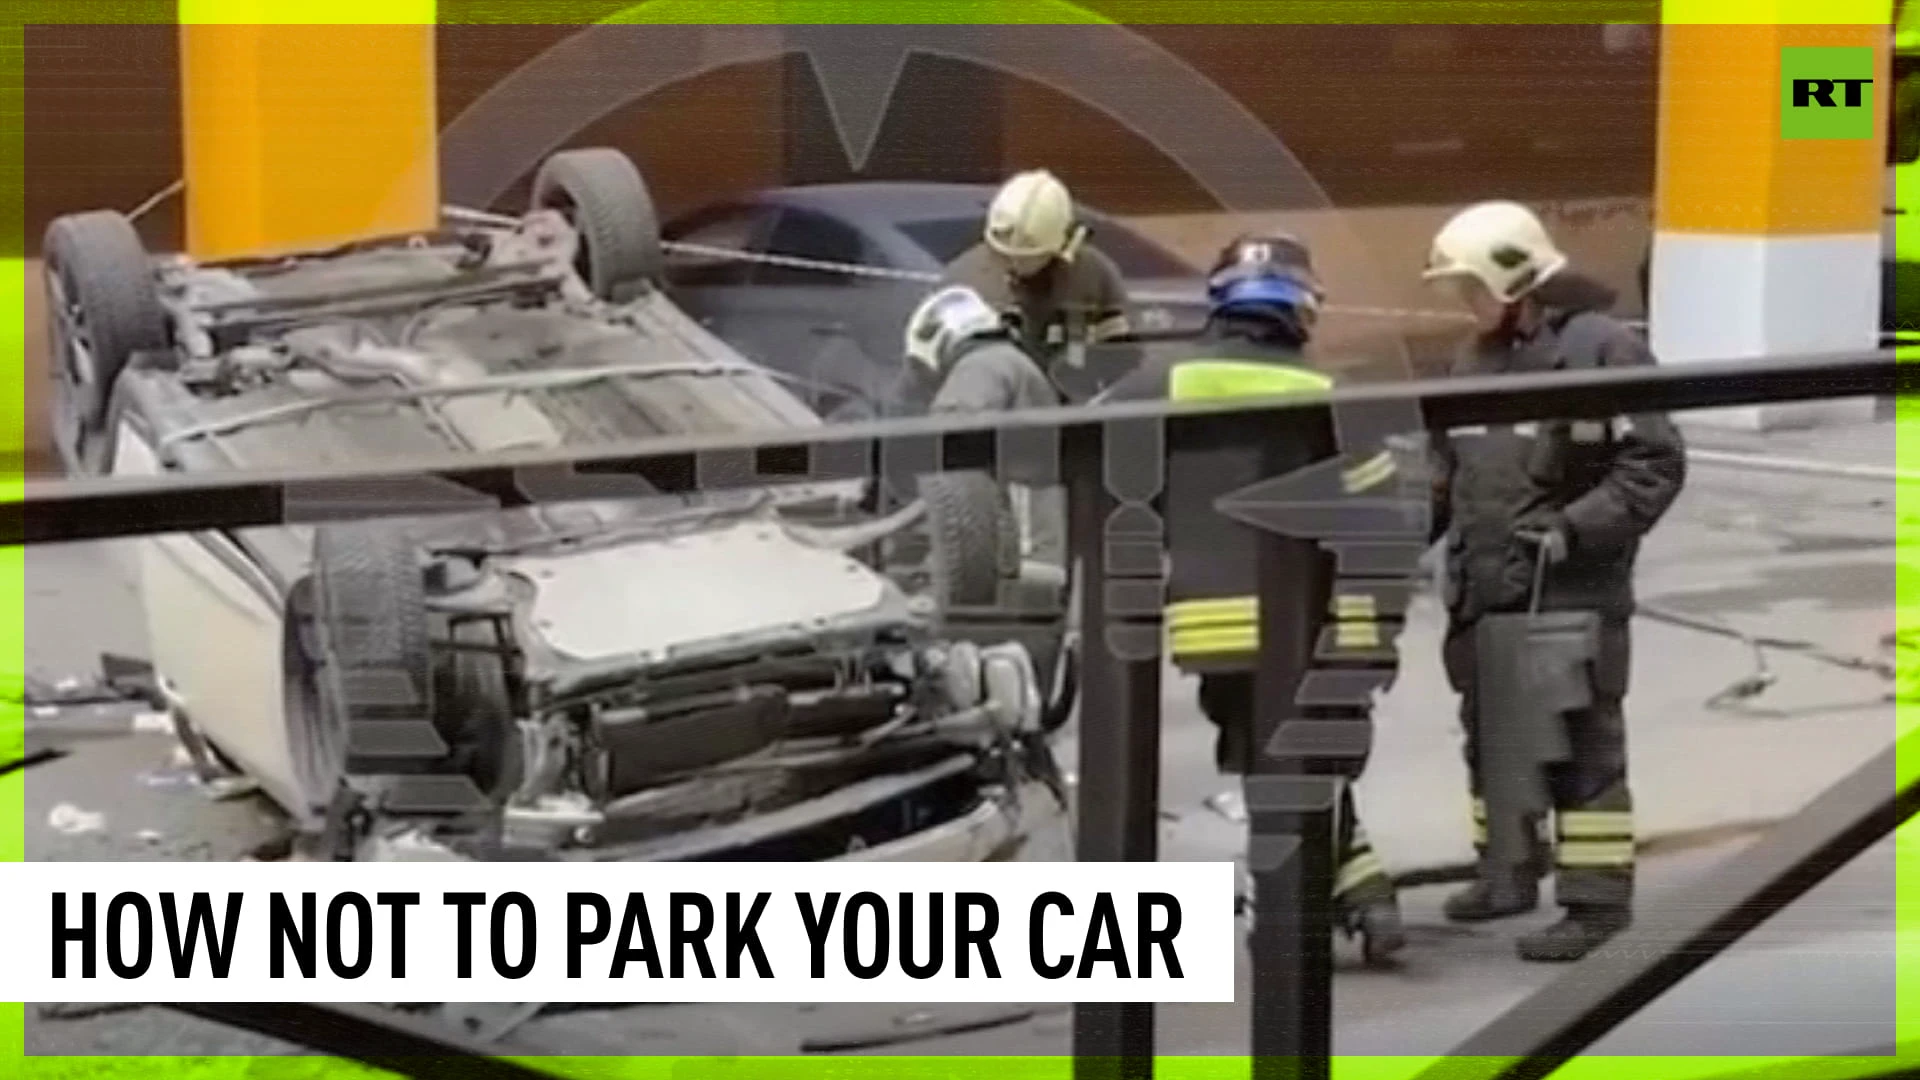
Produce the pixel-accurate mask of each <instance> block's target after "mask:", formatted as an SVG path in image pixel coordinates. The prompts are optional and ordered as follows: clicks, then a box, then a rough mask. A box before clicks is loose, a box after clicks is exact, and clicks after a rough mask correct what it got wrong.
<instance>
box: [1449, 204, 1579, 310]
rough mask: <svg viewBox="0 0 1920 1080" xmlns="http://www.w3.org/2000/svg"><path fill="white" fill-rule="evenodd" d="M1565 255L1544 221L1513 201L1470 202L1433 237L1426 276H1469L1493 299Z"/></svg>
mask: <svg viewBox="0 0 1920 1080" xmlns="http://www.w3.org/2000/svg"><path fill="white" fill-rule="evenodd" d="M1566 265H1567V257H1566V256H1565V255H1563V254H1561V252H1560V249H1559V248H1557V247H1555V246H1554V243H1553V238H1552V237H1550V236H1548V235H1547V228H1546V226H1544V225H1542V224H1540V219H1539V218H1537V217H1535V216H1534V214H1533V211H1531V210H1529V209H1527V208H1526V207H1524V206H1522V205H1520V204H1519V203H1517V202H1506V201H1494V202H1483V203H1476V204H1474V205H1472V206H1469V207H1467V208H1466V209H1465V210H1462V211H1460V212H1459V213H1457V214H1455V215H1453V217H1452V218H1450V219H1448V221H1447V223H1446V224H1445V225H1443V226H1441V228H1440V231H1439V233H1437V234H1436V235H1435V236H1434V238H1433V250H1432V252H1431V253H1429V254H1428V256H1427V269H1426V273H1425V274H1423V275H1422V276H1423V277H1425V278H1426V279H1427V280H1428V281H1433V280H1436V279H1440V278H1458V277H1471V278H1474V279H1476V280H1478V281H1479V282H1480V283H1481V284H1482V285H1485V286H1486V287H1487V291H1488V292H1489V293H1492V294H1493V296H1494V299H1496V300H1499V301H1500V302H1501V303H1512V302H1513V301H1515V300H1518V299H1520V298H1521V297H1522V296H1525V295H1526V294H1527V293H1528V292H1530V291H1531V290H1532V289H1533V288H1534V287H1536V286H1538V285H1539V284H1540V283H1541V282H1544V281H1546V280H1547V279H1548V278H1550V277H1552V276H1553V275H1555V274H1557V273H1559V272H1560V271H1561V270H1563V269H1565V267H1566Z"/></svg>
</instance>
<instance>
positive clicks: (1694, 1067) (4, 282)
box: [0, 0, 1920, 1080]
mask: <svg viewBox="0 0 1920 1080" xmlns="http://www.w3.org/2000/svg"><path fill="white" fill-rule="evenodd" d="M9 6H10V8H11V9H12V10H13V11H14V12H15V14H14V15H13V16H12V17H11V18H10V19H9V20H8V21H7V23H6V24H5V25H3V26H0V35H4V36H3V37H0V65H4V69H5V75H6V77H5V79H4V80H3V83H4V85H3V86H0V92H4V94H5V100H4V102H0V138H4V140H5V143H4V145H3V146H0V170H3V171H0V189H4V190H3V194H4V198H5V200H6V203H5V207H4V213H0V229H4V232H3V233H0V242H4V243H5V245H6V246H5V247H4V248H0V275H4V277H3V278H0V297H4V304H5V309H4V313H3V314H4V320H3V321H0V327H3V329H0V334H4V337H3V338H0V349H3V350H4V351H0V358H3V359H4V360H5V362H6V363H8V364H10V365H11V367H10V370H11V372H12V373H13V382H14V385H15V387H16V390H15V391H14V392H13V393H11V394H9V395H7V396H6V400H5V406H4V411H0V434H6V435H8V436H10V440H9V442H8V443H7V444H6V447H5V448H4V449H8V450H11V449H13V448H17V447H19V446H21V445H22V444H23V443H24V438H23V437H22V425H23V423H24V411H25V393H24V386H22V379H21V376H22V373H23V371H24V367H23V351H24V346H25V319H24V298H25V292H24V290H25V289H26V288H27V287H29V283H27V282H26V281H25V280H24V273H23V270H24V264H23V262H22V260H21V252H23V251H24V250H25V246H24V244H23V242H22V241H23V240H24V236H23V226H24V222H23V219H22V208H23V198H22V195H23V185H24V174H23V169H22V162H23V158H24V146H23V140H22V136H23V132H24V127H25V116H24V111H25V95H24V80H25V53H24V40H23V27H24V26H26V25H30V24H33V23H66V24H128V23H174V22H177V21H179V20H180V19H181V18H182V17H183V16H185V17H186V18H195V19H204V20H206V21H224V22H322V21H324V22H331V23H379V22H401V21H405V22H418V21H425V19H426V18H428V17H435V16H427V15H426V14H425V12H426V11H428V10H430V9H431V0H427V3H424V4H423V3H422V0H386V2H381V0H336V2H332V3H327V2H324V0H291V2H280V3H276V2H273V0H185V3H183V4H180V5H176V4H174V3H168V2H155V0H21V2H18V3H15V4H13V5H9ZM183 8H184V9H191V10H183ZM1664 8H1665V10H1664V15H1665V18H1666V19H1667V20H1668V21H1670V22H1692V23H1729V24H1731V23H1754V22H1763V21H1765V22H1779V23H1790V22H1792V23H1825V24H1837V23H1847V22H1851V23H1860V22H1876V21H1880V20H1881V19H1883V18H1884V17H1885V15H1884V12H1885V11H1886V9H1887V4H1886V0H1827V2H1825V3H1805V2H1794V0H1771V2H1767V0H1666V4H1665V5H1664ZM642 9H644V10H642ZM1662 15H1663V6H1662V4H1661V3H1660V2H1659V0H1582V2H1578V3H1575V2H1571V0H1558V2H1543V0H1297V2H1289V0H1204V2H1202V0H1181V2H1172V0H1089V2H1087V3H1084V4H1083V5H1082V6H1081V9H1080V10H1079V11H1078V12H1074V11H1073V10H1072V9H1070V8H1069V7H1068V5H1066V4H1065V3H1063V2H1061V0H655V2H653V3H644V4H640V5H632V6H630V5H629V4H628V3H626V2H623V0H439V4H438V11H437V13H436V16H437V20H438V21H439V22H441V23H444V24H474V23H498V24H514V23H523V24H524V23H547V24H584V23H592V22H600V21H609V22H612V21H618V22H704V23H1024V24H1042V23H1067V22H1109V21H1112V22H1122V23H1138V24H1195V23H1205V24H1231V23H1281V22H1284V23H1292V24H1315V23H1318V24H1326V23H1366V24H1376V25H1382V24H1385V25H1391V24H1463V23H1466V24H1497V23H1505V24H1556V23H1557V24H1597V23H1608V22H1627V23H1655V22H1659V21H1660V20H1661V18H1662ZM1909 186H1911V185H1908V184H1906V182H1905V178H1904V177H1903V179H1902V184H1901V190H1900V193H1899V201H1900V203H1901V204H1902V205H1906V204H1907V203H1908V202H1909V201H1910V199H1912V198H1913V197H1914V196H1916V195H1920V192H1912V191H1909V190H1907V188H1908V187H1909ZM1907 220H1908V219H1902V225H1901V230H1902V232H1903V233H1904V232H1905V231H1906V230H1907V229H1909V228H1914V229H1920V223H1914V224H1912V225H1909V224H1907V223H1906V222H1907ZM1901 246H1903V247H1904V246H1906V245H1905V238H1904V237H1903V243H1902V245H1901ZM1914 351H1915V350H1914V349H1912V348H1908V347H1902V348H1901V349H1900V351H1899V358H1900V360H1901V361H1903V362H1906V361H1909V360H1911V359H1912V358H1913V353H1914ZM1897 417H1898V422H1897V429H1898V434H1897V445H1898V450H1897V454H1896V459H1897V462H1898V463H1899V464H1900V465H1901V466H1903V467H1904V468H1908V469H1912V468H1915V467H1916V466H1920V447H1917V446H1916V445H1915V442H1916V440H1920V426H1916V422H1920V403H1915V402H1906V401H1902V402H1900V403H1899V407H1898V414H1897ZM20 470H21V466H20V464H19V463H18V461H17V459H15V460H13V461H11V462H10V463H7V464H4V465H0V485H3V486H4V498H7V499H16V500H17V499H18V498H19V497H20V493H21V491H22V474H21V471H20ZM1916 494H1920V492H1916V491H1915V490H1910V487H1909V485H1908V484H1906V483H1904V482H1903V483H1902V484H1901V486H1900V490H1899V499H1898V534H1897V541H1898V543H1897V550H1898V568H1897V581H1896V605H1897V612H1898V614H1897V626H1898V629H1899V630H1900V631H1901V632H1902V634H1903V636H1904V635H1906V634H1909V633H1911V634H1915V635H1920V614H1916V613H1920V498H1915V495H1916ZM25 599H26V566H25V559H24V552H23V550H22V549H20V548H8V549H0V605H4V608H3V609H0V760H8V759H13V758H17V757H18V756H19V755H20V753H21V751H22V749H23V746H24V709H23V705H22V702H21V697H22V692H23V689H24V678H25V675H24V673H25V669H26V663H25V644H26V630H27V628H26V611H25ZM1900 697H1901V705H1900V707H1899V709H1898V710H1897V711H1898V717H1899V719H1898V731H1899V733H1900V734H1902V735H1904V734H1908V733H1913V732H1915V730H1916V726H1915V722H1914V716H1915V710H1913V709H1912V708H1911V707H1910V706H1909V705H1907V704H1906V702H1907V701H1908V700H1910V699H1914V698H1920V650H1915V651H1914V653H1909V652H1904V651H1903V653H1902V654H1901V670H1900ZM1901 744H1902V746H1901V749H1902V753H1901V756H1900V760H1899V766H1898V770H1899V775H1900V777H1901V779H1902V780H1905V779H1906V778H1908V777H1911V776H1912V775H1913V774H1914V773H1915V772H1916V770H1920V752H1915V751H1920V745H1916V744H1920V740H1916V739H1914V738H1902V739H1901ZM24 792H25V770H23V771H21V772H16V773H14V774H12V775H11V776H6V777H0V860H4V861H9V862H18V861H20V860H21V859H22V858H23V857H24V847H25V835H24V827H25V805H24ZM1896 851H1897V856H1896V858H1897V860H1898V882H1899V885H1898V897H1899V900H1900V903H1899V904H1898V905H1897V910H1898V913H1899V914H1898V925H1897V934H1898V937H1897V941H1898V944H1897V946H1896V950H1897V957H1896V963H1897V967H1898V986H1899V991H1898V993H1899V999H1898V1000H1899V1001H1900V1002H1902V1003H1914V1002H1920V903H1916V902H1915V901H1913V900H1911V899H1909V898H1910V897H1915V896H1920V892H1916V891H1915V890H1914V889H1913V888H1912V886H1913V885H1914V884H1915V882H1914V875H1915V874H1916V873H1920V829H1917V828H1916V827H1915V826H1913V825H1909V826H1907V827H1905V828H1903V829H1901V830H1900V832H1899V834H1898V837H1897V841H1896ZM25 947H32V944H31V943H28V944H26V945H25ZM1896 1016H1897V1021H1896V1032H1897V1040H1898V1043H1899V1046H1900V1050H1899V1052H1897V1053H1896V1054H1895V1055H1892V1056H1889V1057H1872V1058H1745V1057H1698V1058H1673V1057H1664V1058H1663V1057H1631V1058H1599V1057H1585V1058H1580V1059H1577V1060H1575V1061H1573V1062H1570V1063H1569V1064H1568V1065H1567V1066H1565V1067H1563V1068H1562V1069H1560V1070H1559V1071H1557V1072H1556V1073H1555V1074H1554V1076H1555V1077H1556V1080H1561V1078H1565V1080H1576V1078H1577V1080H1630V1078H1638V1077H1646V1078H1648V1080H1694V1078H1701V1080H1704V1078H1707V1077H1724V1078H1726V1080H1736V1078H1738V1080H1850V1078H1854V1077H1861V1076H1869V1075H1874V1074H1877V1073H1880V1072H1884V1071H1888V1070H1890V1069H1892V1068H1894V1067H1896V1066H1898V1065H1908V1066H1911V1065H1914V1064H1920V1006H1912V1007H1908V1008H1904V1009H1897V1010H1896ZM1462 1034H1463V1035H1464V1034H1465V1033H1464V1032H1463V1033H1462ZM23 1036H24V1009H23V1006H21V1005H20V1004H18V1003H14V1004H0V1063H4V1062H7V1061H16V1062H18V1065H19V1067H18V1068H17V1069H8V1068H6V1067H5V1065H4V1064H0V1073H5V1074H10V1075H15V1076H18V1077H20V1078H22V1080H65V1078H67V1077H83V1076H89V1077H90V1076H103V1075H108V1074H112V1073H130V1074H142V1073H145V1074H152V1075H166V1076H168V1077H178V1078H183V1080H184V1078H192V1080H227V1078H233V1080H239V1078H241V1077H246V1078H249V1080H282V1078H284V1080H318V1078H321V1077H325V1078H326V1080H335V1078H339V1080H346V1078H349V1077H356V1076H362V1075H365V1076H373V1075H386V1074H384V1073H381V1072H380V1071H379V1070H375V1069H370V1068H367V1067H365V1066H361V1065H359V1064H356V1063H353V1062H348V1061H343V1060H338V1059H331V1058H323V1057H257V1058H256V1057H215V1058H205V1057H201V1058H185V1057H127V1058H122V1057H38V1056H35V1057H29V1056H26V1055H25V1053H24V1045H23ZM536 1060H537V1063H538V1064H539V1065H540V1066H541V1067H543V1068H544V1069H546V1070H548V1071H552V1072H555V1073H556V1074H559V1075H564V1076H569V1077H579V1078H581V1080H652V1078H656V1077H657V1078H660V1080H667V1078H672V1080H693V1078H707V1077H714V1078H719V1077H726V1078H729V1080H732V1078H740V1080H746V1078H749V1077H751V1078H754V1080H787V1078H792V1080H867V1078H872V1080H882V1078H885V1080H921V1078H924V1080H973V1078H977V1077H986V1076H993V1077H996V1078H998V1080H1043V1078H1044V1080H1066V1078H1067V1077H1069V1076H1070V1075H1071V1069H1072V1060H1071V1058H1067V1057H1027V1058H994V1057H952V1058H947V1057H865V1058H839V1057H831V1058H818V1057H780V1058H722V1057H712V1058H706V1057H701V1058H672V1057H652V1058H647V1057H613V1058H562V1057H549V1058H541V1059H536ZM1436 1060H1439V1059H1436V1058H1418V1057H1342V1058H1339V1059H1337V1061H1336V1062H1335V1076H1336V1077H1337V1078H1338V1080H1402V1078H1407V1077H1412V1076H1413V1075H1415V1074H1416V1073H1418V1072H1419V1071H1420V1070H1422V1069H1424V1068H1426V1067H1427V1066H1428V1065H1430V1064H1432V1063H1433V1062H1434V1061H1436ZM1249 1065H1250V1061H1249V1059H1248V1058H1246V1057H1193V1058H1182V1057H1169V1058H1162V1059H1161V1060H1160V1061H1159V1063H1158V1065H1157V1068H1156V1075H1158V1076H1160V1077H1164V1078H1167V1080H1214V1078H1219V1080H1228V1078H1232V1080H1240V1078H1243V1077H1245V1076H1247V1075H1248V1069H1249Z"/></svg>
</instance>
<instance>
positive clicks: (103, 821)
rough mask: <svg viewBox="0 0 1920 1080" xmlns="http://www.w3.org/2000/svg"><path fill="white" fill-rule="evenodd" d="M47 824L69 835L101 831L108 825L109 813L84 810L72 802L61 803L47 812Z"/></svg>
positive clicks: (56, 830)
mask: <svg viewBox="0 0 1920 1080" xmlns="http://www.w3.org/2000/svg"><path fill="white" fill-rule="evenodd" d="M47 825H48V827H50V828H52V829H53V830H54V831H55V832H61V833H65V834H66V835H68V836H78V835H80V834H82V833H92V832H99V831H100V830H102V829H104V828H106V827H107V815H105V814H96V813H94V812H93V811H91V810H82V809H80V808H79V807H77V806H75V805H73V804H72V803H61V804H60V805H58V806H56V807H54V808H53V809H52V810H51V811H49V812H48V813H47Z"/></svg>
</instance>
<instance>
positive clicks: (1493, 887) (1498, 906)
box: [1444, 867, 1540, 923]
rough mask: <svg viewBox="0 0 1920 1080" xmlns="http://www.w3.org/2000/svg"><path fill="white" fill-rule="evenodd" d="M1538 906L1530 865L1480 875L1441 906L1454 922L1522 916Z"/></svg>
mask: <svg viewBox="0 0 1920 1080" xmlns="http://www.w3.org/2000/svg"><path fill="white" fill-rule="evenodd" d="M1539 906H1540V883H1539V882H1538V881H1537V880H1536V879H1535V878H1534V875H1533V870H1532V868H1531V867H1529V868H1527V870H1526V871H1525V872H1524V873H1522V874H1514V875H1500V876H1498V877H1492V878H1490V877H1482V878H1481V879H1480V880H1478V881H1476V882H1474V883H1473V884H1472V885H1469V886H1467V887H1466V888H1464V889H1462V890H1460V891H1459V892H1457V893H1454V894H1453V895H1452V896H1449V897H1447V902H1446V906H1445V908H1444V910H1445V912H1446V916H1447V918H1448V919H1450V920H1452V921H1453V922H1459V923H1475V922H1491V921H1492V920H1494V919H1507V918H1512V917H1513V916H1515V915H1525V914H1526V913H1527V912H1529V911H1532V910H1533V909H1534V908H1537V907H1539Z"/></svg>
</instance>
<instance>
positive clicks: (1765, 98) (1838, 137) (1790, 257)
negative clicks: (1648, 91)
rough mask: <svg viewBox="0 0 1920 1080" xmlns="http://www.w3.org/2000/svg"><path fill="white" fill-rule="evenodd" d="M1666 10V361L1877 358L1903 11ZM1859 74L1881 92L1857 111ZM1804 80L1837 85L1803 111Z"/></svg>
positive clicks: (1662, 158)
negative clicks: (1894, 74) (1891, 67)
mask: <svg viewBox="0 0 1920 1080" xmlns="http://www.w3.org/2000/svg"><path fill="white" fill-rule="evenodd" d="M1663 8H1664V10H1663V18H1664V20H1665V25H1664V27H1663V31H1662V44H1661V59H1660V66H1661V71H1660V119H1659V124H1660V137H1659V162H1658V178H1657V184H1656V198H1655V203H1656V207H1655V221H1654V225H1655V236H1654V261H1653V275H1652V278H1653V279H1652V283H1651V285H1652V287H1651V289H1650V292H1651V294H1652V296H1651V304H1650V305H1649V306H1650V311H1649V313H1648V321H1649V333H1650V337H1651V339H1652V345H1653V349H1654V352H1655V354H1656V355H1658V356H1659V357H1660V358H1661V360H1662V361H1663V362H1666V363H1670V364H1671V363H1687V362H1700V361H1709V360H1724V359H1736V358H1743V357H1750V356H1766V355H1783V354H1795V353H1821V352H1846V351H1852V350H1856V349H1859V350H1865V349H1871V348H1873V347H1874V346H1875V345H1876V344H1877V340H1878V328H1879V295H1880V259H1881V237H1880V233H1881V211H1882V207H1881V196H1882V189H1883V187H1884V185H1885V176H1884V173H1885V157H1884V155H1885V153H1886V138H1887V121H1886V116H1887V97H1888V94H1889V90H1890V87H1889V83H1888V78H1887V75H1888V62H1889V59H1888V58H1889V46H1890V44H1891V34H1890V32H1889V30H1888V25H1887V24H1888V23H1889V21H1890V20H1891V18H1892V0H1734V2H1728V0H1666V3H1665V4H1664V5H1663ZM1761 20H1767V21H1761ZM1862 77H1864V78H1866V79H1869V80H1872V84H1871V85H1868V86H1864V87H1863V86H1860V85H1857V84H1852V85H1851V90H1853V91H1858V92H1860V96H1859V100H1858V102H1857V103H1856V104H1855V105H1854V106H1853V107H1849V101H1848V96H1849V86H1850V84H1848V83H1847V82H1846V80H1851V79H1857V78H1862ZM1803 78H1818V79H1823V80H1839V82H1837V83H1829V84H1828V86H1829V93H1828V96H1829V97H1831V99H1832V100H1831V101H1830V102H1829V103H1826V104H1822V103H1821V102H1819V101H1817V100H1809V101H1807V102H1800V103H1796V100H1795V94H1794V91H1793V87H1794V83H1795V80H1796V79H1803ZM1836 89H1837V91H1838V95H1839V96H1837V97H1833V96H1832V93H1833V91H1834V90H1836ZM1802 96H1804V94H1803V95H1802ZM1870 410H1871V403H1870V402H1860V403H1816V404H1813V405H1810V406H1789V407H1777V408H1761V407H1744V408H1740V409H1732V410H1713V411H1711V412H1706V413H1700V414H1694V416H1695V418H1696V419H1699V420H1703V421H1719V422H1722V423H1732V424H1734V425H1735V426H1740V427H1748V428H1760V427H1772V426H1781V425H1787V424H1798V423H1804V422H1809V421H1813V420H1817V419H1819V418H1820V416H1821V415H1822V414H1826V413H1835V412H1839V413H1846V412H1855V411H1858V412H1870Z"/></svg>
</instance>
